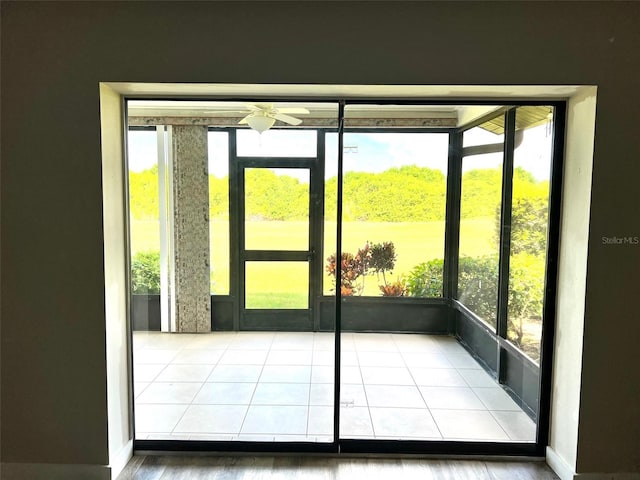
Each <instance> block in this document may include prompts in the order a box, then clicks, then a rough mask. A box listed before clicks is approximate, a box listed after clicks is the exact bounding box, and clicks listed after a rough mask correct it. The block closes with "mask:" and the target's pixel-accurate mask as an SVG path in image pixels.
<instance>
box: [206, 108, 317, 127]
mask: <svg viewBox="0 0 640 480" xmlns="http://www.w3.org/2000/svg"><path fill="white" fill-rule="evenodd" d="M232 112H238V113H246V112H249V113H248V115H247V116H245V117H244V118H243V119H242V120H240V122H238V124H239V125H249V126H250V127H251V128H252V129H253V130H256V131H257V132H259V133H262V132H265V131H267V130H269V129H270V128H271V127H273V125H274V124H275V123H276V120H280V121H281V122H284V123H286V124H288V125H294V126H296V125H300V124H301V123H302V120H300V119H299V118H296V117H292V116H291V115H288V114H294V115H306V114H308V113H309V110H307V109H306V108H303V107H283V108H280V107H274V106H273V103H255V104H252V103H247V104H245V110H233V111H232V110H220V111H219V112H218V113H232ZM207 113H216V112H207Z"/></svg>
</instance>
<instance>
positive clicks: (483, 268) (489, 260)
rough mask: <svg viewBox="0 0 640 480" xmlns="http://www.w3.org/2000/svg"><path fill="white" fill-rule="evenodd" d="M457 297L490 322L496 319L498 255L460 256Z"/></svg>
mask: <svg viewBox="0 0 640 480" xmlns="http://www.w3.org/2000/svg"><path fill="white" fill-rule="evenodd" d="M458 299H459V300H460V302H461V303H463V304H464V305H465V306H466V307H467V308H469V310H471V311H472V312H474V313H475V314H476V315H478V316H479V317H481V318H483V319H485V320H487V321H488V322H490V323H494V324H495V321H496V311H497V306H498V305H497V304H498V257H497V256H495V255H485V256H483V257H476V258H472V257H460V261H459V263H458Z"/></svg>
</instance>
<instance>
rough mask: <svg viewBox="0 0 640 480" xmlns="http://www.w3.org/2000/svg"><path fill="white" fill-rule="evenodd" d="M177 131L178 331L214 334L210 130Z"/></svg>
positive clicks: (185, 128)
mask: <svg viewBox="0 0 640 480" xmlns="http://www.w3.org/2000/svg"><path fill="white" fill-rule="evenodd" d="M172 130H173V135H172V153H173V251H174V255H173V272H174V295H173V297H172V304H173V305H172V309H173V312H174V314H175V330H176V331H177V332H210V331H211V293H210V286H209V283H210V280H209V176H208V169H207V156H208V152H207V127H203V126H174V127H173V129H172Z"/></svg>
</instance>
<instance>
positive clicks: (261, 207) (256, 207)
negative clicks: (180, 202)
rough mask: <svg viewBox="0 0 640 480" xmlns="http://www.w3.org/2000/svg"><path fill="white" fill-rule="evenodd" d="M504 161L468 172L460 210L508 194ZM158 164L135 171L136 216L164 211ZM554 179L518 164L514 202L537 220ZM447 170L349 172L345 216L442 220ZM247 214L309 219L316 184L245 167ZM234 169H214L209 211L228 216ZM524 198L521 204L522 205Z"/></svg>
mask: <svg viewBox="0 0 640 480" xmlns="http://www.w3.org/2000/svg"><path fill="white" fill-rule="evenodd" d="M501 183H502V172H501V169H499V168H495V169H476V170H470V171H468V172H466V173H464V174H463V176H462V192H461V198H462V200H461V217H462V218H463V219H467V218H482V217H484V218H490V217H494V216H495V215H496V209H499V207H500V202H501ZM157 184H158V171H157V167H153V168H151V169H148V170H144V171H142V172H130V174H129V189H130V210H131V215H132V217H133V218H134V219H137V220H155V219H157V218H158V211H159V209H158V193H157V191H158V187H157ZM548 188H549V186H548V182H546V181H544V182H538V181H536V180H535V178H534V177H533V176H532V175H531V174H530V173H529V172H527V171H525V170H523V169H522V168H516V169H515V170H514V207H515V208H519V207H521V208H522V209H523V210H525V211H526V213H527V215H528V216H529V219H530V220H531V221H533V220H534V217H535V215H536V214H537V211H538V210H539V208H540V205H546V203H547V196H548ZM446 189H447V185H446V177H445V175H444V174H443V173H442V172H441V171H440V170H435V169H430V168H426V167H417V166H403V167H398V168H390V169H388V170H385V171H384V172H381V173H368V172H347V173H346V174H345V175H344V184H343V219H344V220H345V221H371V222H428V221H443V220H444V218H445V206H446ZM245 191H246V192H247V193H246V216H247V218H248V219H254V220H305V219H306V218H308V211H309V205H308V203H309V184H308V183H303V182H301V181H300V180H298V179H297V178H294V177H290V176H285V175H276V174H275V173H274V172H272V171H270V170H267V169H251V170H247V171H246V177H245ZM325 191H326V194H325V217H326V218H335V216H336V191H337V178H336V177H332V178H329V179H327V181H326V183H325ZM228 198H229V182H228V178H227V177H223V178H217V177H215V176H213V175H209V210H210V211H209V214H210V217H211V218H212V219H213V218H227V217H228ZM521 204H522V205H521Z"/></svg>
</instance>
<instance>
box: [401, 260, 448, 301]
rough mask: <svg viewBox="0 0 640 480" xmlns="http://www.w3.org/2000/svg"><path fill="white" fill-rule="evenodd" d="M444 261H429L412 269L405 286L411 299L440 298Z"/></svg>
mask: <svg viewBox="0 0 640 480" xmlns="http://www.w3.org/2000/svg"><path fill="white" fill-rule="evenodd" d="M443 268H444V261H443V260H441V259H435V260H430V261H428V262H424V263H420V264H418V265H416V266H415V267H413V269H412V270H411V272H410V273H409V275H408V276H407V278H406V279H405V285H406V289H407V294H408V295H409V296H412V297H441V296H442V279H443V275H444V273H443Z"/></svg>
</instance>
